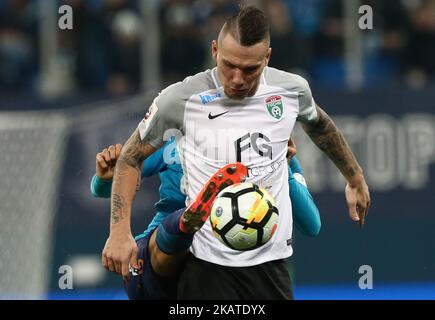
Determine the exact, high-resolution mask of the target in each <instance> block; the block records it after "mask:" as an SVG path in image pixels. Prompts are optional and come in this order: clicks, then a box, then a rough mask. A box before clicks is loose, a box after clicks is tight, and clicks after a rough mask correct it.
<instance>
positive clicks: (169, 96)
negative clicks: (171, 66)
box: [157, 70, 216, 102]
mask: <svg viewBox="0 0 435 320" xmlns="http://www.w3.org/2000/svg"><path fill="white" fill-rule="evenodd" d="M215 87H216V85H215V82H214V81H213V76H212V71H211V70H205V71H203V72H199V73H197V74H195V75H193V76H189V77H187V78H185V79H184V80H183V81H179V82H177V83H174V84H172V85H170V86H168V87H166V88H165V89H163V90H162V91H161V92H160V94H159V96H158V97H157V98H158V100H163V101H168V100H169V101H168V102H176V101H179V102H180V101H181V102H183V101H184V102H185V101H187V100H188V99H189V98H190V97H191V96H193V95H195V94H199V93H201V92H204V91H208V90H210V89H213V88H215ZM174 100H176V101H174Z"/></svg>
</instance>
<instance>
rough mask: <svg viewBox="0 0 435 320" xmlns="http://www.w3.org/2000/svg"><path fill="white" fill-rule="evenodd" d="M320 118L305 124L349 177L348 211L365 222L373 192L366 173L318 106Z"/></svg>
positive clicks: (321, 147) (317, 142)
mask: <svg viewBox="0 0 435 320" xmlns="http://www.w3.org/2000/svg"><path fill="white" fill-rule="evenodd" d="M317 115H318V116H317V118H316V119H315V120H313V121H309V122H305V123H303V124H302V127H303V128H304V130H305V132H306V133H307V134H308V135H309V136H310V138H311V140H313V142H314V143H315V144H316V145H317V146H318V147H319V148H320V149H321V150H322V151H323V152H324V153H326V155H327V156H328V157H329V158H330V159H331V160H332V161H333V162H334V163H335V165H336V166H337V168H338V169H339V170H340V172H341V173H342V174H343V176H344V177H345V178H346V180H347V185H346V189H345V194H346V200H347V204H348V207H349V215H350V217H351V219H352V220H354V221H358V222H359V224H360V226H361V227H363V226H364V219H365V216H366V214H367V211H368V208H369V206H370V194H369V189H368V186H367V184H366V182H365V179H364V174H363V171H362V169H361V167H360V166H359V164H358V162H357V160H356V158H355V156H354V155H353V153H352V150H351V149H350V147H349V145H348V143H347V142H346V140H345V138H344V136H343V134H342V133H341V131H340V130H339V129H338V128H337V126H336V125H335V123H334V122H333V121H332V119H331V118H330V117H329V116H328V114H327V113H326V112H325V111H323V110H322V109H321V108H320V107H318V106H317Z"/></svg>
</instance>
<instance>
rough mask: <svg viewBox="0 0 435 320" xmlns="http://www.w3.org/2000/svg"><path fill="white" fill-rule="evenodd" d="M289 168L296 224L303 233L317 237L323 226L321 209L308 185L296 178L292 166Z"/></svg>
mask: <svg viewBox="0 0 435 320" xmlns="http://www.w3.org/2000/svg"><path fill="white" fill-rule="evenodd" d="M293 159H294V157H293ZM299 167H300V166H299ZM288 170H289V187H290V198H291V201H292V209H293V221H294V224H295V226H296V228H297V229H298V230H299V231H300V232H302V233H303V234H306V235H309V236H311V237H315V236H317V235H318V234H319V232H320V228H321V221H320V213H319V209H318V208H317V206H316V204H315V203H314V200H313V197H312V196H311V194H310V192H309V191H308V189H307V187H306V186H304V185H303V184H302V183H300V182H298V181H297V180H296V179H295V178H294V176H293V172H292V170H291V168H290V167H289V168H288Z"/></svg>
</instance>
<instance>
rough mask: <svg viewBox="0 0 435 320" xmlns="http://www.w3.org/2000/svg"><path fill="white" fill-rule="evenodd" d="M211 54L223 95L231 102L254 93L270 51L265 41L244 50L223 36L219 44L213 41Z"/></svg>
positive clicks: (232, 39)
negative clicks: (222, 87)
mask: <svg viewBox="0 0 435 320" xmlns="http://www.w3.org/2000/svg"><path fill="white" fill-rule="evenodd" d="M212 53H213V57H214V59H215V61H216V64H217V68H218V73H219V78H220V80H221V82H222V85H223V86H224V91H225V94H226V95H227V96H228V97H229V98H231V99H243V98H245V97H248V96H252V95H254V94H255V92H256V91H257V88H258V84H259V82H260V76H261V73H262V72H263V69H264V67H265V66H267V64H268V63H269V59H270V55H271V53H272V49H271V48H269V46H268V45H267V43H265V42H264V43H263V42H261V43H257V44H255V45H253V46H250V47H244V46H242V45H240V44H239V43H237V41H236V40H235V39H234V38H233V37H232V36H231V35H230V34H227V35H226V36H225V37H224V38H223V39H222V40H221V41H220V42H219V43H218V42H217V41H213V43H212Z"/></svg>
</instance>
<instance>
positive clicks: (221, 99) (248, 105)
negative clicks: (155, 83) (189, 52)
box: [138, 67, 317, 267]
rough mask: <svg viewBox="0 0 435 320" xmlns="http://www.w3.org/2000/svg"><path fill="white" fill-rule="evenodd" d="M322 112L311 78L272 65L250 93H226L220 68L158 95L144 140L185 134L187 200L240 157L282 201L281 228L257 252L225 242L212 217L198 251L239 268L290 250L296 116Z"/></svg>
mask: <svg viewBox="0 0 435 320" xmlns="http://www.w3.org/2000/svg"><path fill="white" fill-rule="evenodd" d="M316 117H317V111H316V108H315V103H314V100H313V98H312V96H311V91H310V88H309V86H308V83H307V81H306V80H305V79H303V78H302V77H300V76H298V75H295V74H291V73H288V72H284V71H280V70H277V69H274V68H270V67H266V68H265V69H264V71H263V74H262V76H261V81H260V85H259V87H258V90H257V92H256V93H255V95H254V96H252V97H247V98H244V99H243V100H232V99H229V98H228V97H227V96H226V95H225V93H224V90H223V87H222V85H221V83H220V81H219V78H218V75H217V69H216V68H214V69H213V70H207V71H205V72H202V73H198V74H196V75H194V76H192V77H189V78H186V79H185V80H184V81H183V82H179V83H176V84H174V85H172V86H169V87H168V88H166V89H165V90H163V91H162V92H161V94H160V95H159V96H158V97H157V98H156V99H155V100H154V102H153V104H152V106H151V107H150V110H149V111H148V113H147V116H145V119H144V120H142V122H141V123H140V124H139V127H138V129H139V132H140V135H141V139H145V140H147V141H148V142H149V143H151V144H152V145H153V146H154V147H160V146H162V145H163V143H164V141H165V140H168V139H169V137H170V136H172V135H174V134H175V135H176V134H180V136H181V137H182V138H181V139H178V142H177V146H178V150H179V153H180V158H181V161H182V165H183V169H184V173H185V177H184V181H183V183H185V186H184V187H185V188H186V189H185V190H186V191H187V201H190V200H192V199H195V197H196V196H197V194H198V193H199V191H200V190H201V188H202V187H203V185H204V184H205V183H206V182H207V181H208V179H209V178H210V177H211V176H212V175H213V174H214V173H215V172H216V171H217V170H218V169H219V168H221V167H222V166H224V165H226V164H228V163H233V162H241V163H243V164H244V165H245V166H247V167H248V173H249V175H248V178H247V180H246V182H252V183H255V184H257V185H259V186H261V187H263V188H265V189H267V190H268V191H269V193H270V194H271V195H272V196H273V197H274V199H275V202H276V206H277V208H278V212H279V221H278V228H277V230H276V232H275V234H274V235H273V237H272V239H271V240H270V241H269V242H267V243H266V244H265V245H263V246H262V247H260V248H257V249H255V250H251V251H244V252H242V251H236V250H232V249H230V248H228V247H226V246H225V245H223V244H222V243H221V242H220V241H219V240H218V239H217V238H216V237H215V236H214V235H213V232H212V229H211V225H210V222H209V220H207V222H206V223H205V224H204V226H203V227H202V228H201V229H200V230H199V231H198V232H196V234H195V237H194V240H193V243H192V246H191V251H192V253H193V254H194V255H195V256H196V257H197V258H199V259H202V260H206V261H209V262H212V263H215V264H219V265H225V266H234V267H238V266H252V265H257V264H260V263H263V262H267V261H271V260H276V259H282V258H287V257H289V256H291V254H292V252H293V250H292V246H291V239H292V224H293V222H292V206H291V202H290V197H289V186H288V170H287V159H286V154H287V143H288V140H289V138H290V135H291V133H292V130H293V127H294V125H295V122H296V120H301V121H310V120H313V119H315V118H316ZM180 136H179V137H180Z"/></svg>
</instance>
